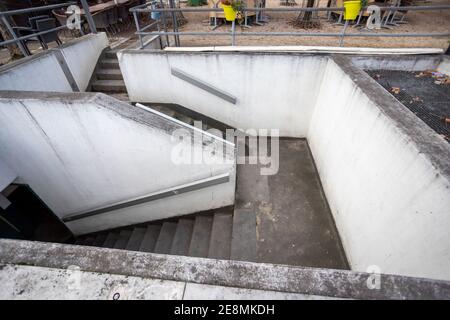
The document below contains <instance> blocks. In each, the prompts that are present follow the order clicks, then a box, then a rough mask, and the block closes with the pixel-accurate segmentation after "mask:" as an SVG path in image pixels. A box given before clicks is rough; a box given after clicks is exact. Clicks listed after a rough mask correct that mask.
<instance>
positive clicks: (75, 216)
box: [62, 173, 230, 222]
mask: <svg viewBox="0 0 450 320" xmlns="http://www.w3.org/2000/svg"><path fill="white" fill-rule="evenodd" d="M229 181H230V173H223V174H219V175H215V176H212V177H209V178H206V179H200V180H196V181H194V182H191V183H187V184H182V185H178V186H176V187H173V188H169V189H164V190H161V191H157V192H154V193H151V194H147V195H145V196H142V197H137V198H133V199H130V200H126V201H122V202H118V203H114V204H112V205H108V206H105V207H101V208H97V209H94V210H89V211H84V212H78V213H72V214H69V215H67V216H65V217H63V218H62V221H64V222H71V221H75V220H80V219H84V218H88V217H92V216H96V215H99V214H103V213H107V212H112V211H116V210H120V209H126V208H129V207H134V206H137V205H139V204H144V203H148V202H152V201H155V200H160V199H164V198H167V197H172V196H176V195H179V194H182V193H187V192H191V191H196V190H200V189H204V188H207V187H211V186H215V185H218V184H222V183H227V182H229Z"/></svg>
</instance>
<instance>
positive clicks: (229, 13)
mask: <svg viewBox="0 0 450 320" xmlns="http://www.w3.org/2000/svg"><path fill="white" fill-rule="evenodd" d="M222 8H223V14H224V15H225V20H227V21H234V20H236V15H237V12H236V11H234V9H233V7H232V6H227V5H226V4H222Z"/></svg>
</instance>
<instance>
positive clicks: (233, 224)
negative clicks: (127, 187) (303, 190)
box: [74, 208, 257, 261]
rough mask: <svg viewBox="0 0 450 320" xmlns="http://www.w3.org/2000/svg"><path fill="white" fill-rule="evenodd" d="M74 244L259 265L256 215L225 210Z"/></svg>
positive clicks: (102, 234)
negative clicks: (253, 262)
mask: <svg viewBox="0 0 450 320" xmlns="http://www.w3.org/2000/svg"><path fill="white" fill-rule="evenodd" d="M74 244H76V245H84V246H96V247H103V248H114V249H122V250H130V251H142V252H152V253H160V254H172V255H181V256H192V257H203V258H212V259H222V260H241V261H256V257H257V254H256V215H255V214H254V213H253V212H247V211H245V210H235V211H234V213H233V212H232V210H230V209H227V208H223V209H219V210H216V211H215V212H213V213H209V214H197V215H191V216H185V217H181V218H179V219H169V220H163V221H158V222H151V223H148V224H143V225H138V226H130V227H123V228H119V229H114V230H108V231H104V232H98V233H94V234H88V235H83V236H80V237H78V238H76V239H75V242H74Z"/></svg>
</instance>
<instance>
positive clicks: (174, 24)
mask: <svg viewBox="0 0 450 320" xmlns="http://www.w3.org/2000/svg"><path fill="white" fill-rule="evenodd" d="M169 6H170V8H171V9H175V4H174V2H173V0H169ZM171 15H172V27H173V31H174V32H178V23H177V16H176V13H175V12H174V11H171ZM174 40H175V46H176V47H179V46H180V37H179V36H178V35H174Z"/></svg>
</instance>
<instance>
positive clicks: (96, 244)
mask: <svg viewBox="0 0 450 320" xmlns="http://www.w3.org/2000/svg"><path fill="white" fill-rule="evenodd" d="M107 236H108V234H106V233H100V234H99V235H97V237H95V240H94V243H92V245H93V246H94V247H101V246H102V245H103V243H104V242H105V240H106V237H107Z"/></svg>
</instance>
